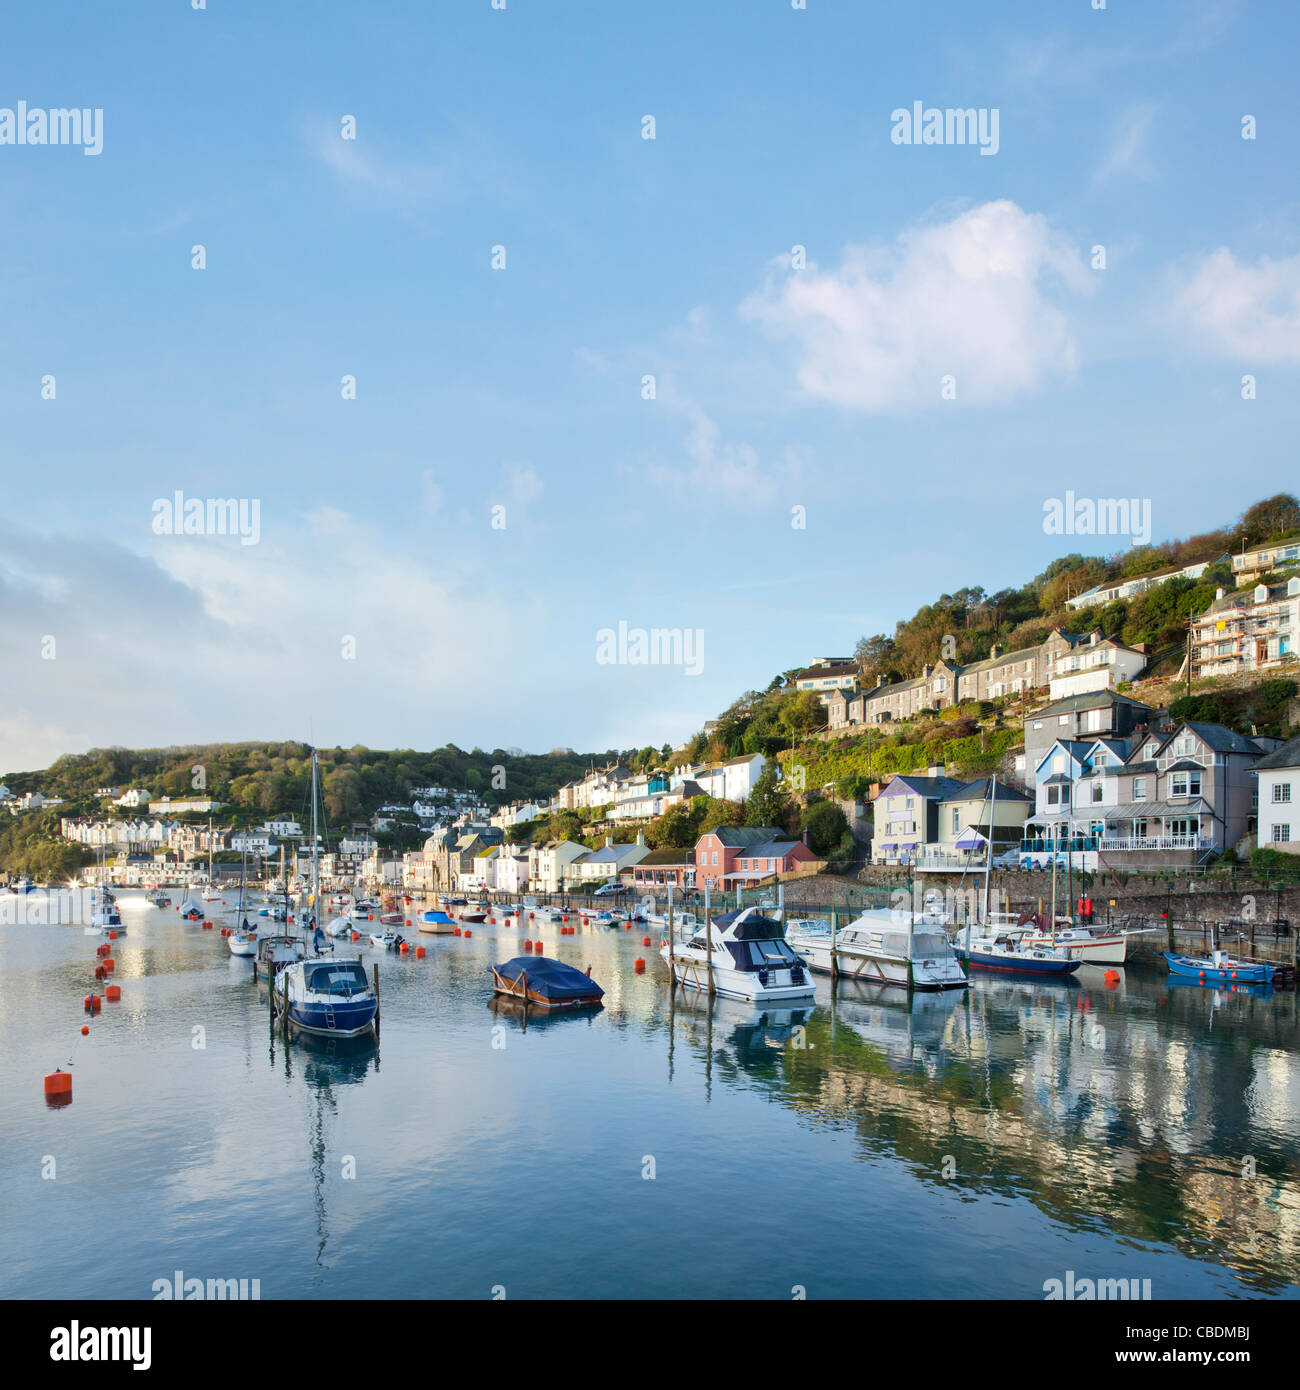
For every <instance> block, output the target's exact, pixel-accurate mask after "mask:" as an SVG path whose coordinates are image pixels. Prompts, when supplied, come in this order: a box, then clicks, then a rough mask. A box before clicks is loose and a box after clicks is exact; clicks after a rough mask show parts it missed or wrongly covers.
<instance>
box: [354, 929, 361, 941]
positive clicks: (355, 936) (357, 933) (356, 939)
mask: <svg viewBox="0 0 1300 1390" xmlns="http://www.w3.org/2000/svg"><path fill="white" fill-rule="evenodd" d="M352 939H353V941H360V940H361V933H360V932H359V931H354V932H353V933H352Z"/></svg>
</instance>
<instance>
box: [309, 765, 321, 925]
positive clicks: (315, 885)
mask: <svg viewBox="0 0 1300 1390" xmlns="http://www.w3.org/2000/svg"><path fill="white" fill-rule="evenodd" d="M318 855H319V847H318V845H317V843H316V750H315V749H314V748H313V749H312V750H311V909H312V915H313V916H314V917H315V919H316V921H317V923H319V922H320V859H319V857H318Z"/></svg>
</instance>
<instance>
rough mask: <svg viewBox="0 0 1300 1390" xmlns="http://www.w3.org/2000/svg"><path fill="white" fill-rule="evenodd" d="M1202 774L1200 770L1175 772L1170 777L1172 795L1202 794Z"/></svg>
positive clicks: (1170, 793)
mask: <svg viewBox="0 0 1300 1390" xmlns="http://www.w3.org/2000/svg"><path fill="white" fill-rule="evenodd" d="M1200 794H1201V774H1200V773H1199V772H1175V773H1174V774H1173V775H1172V776H1171V777H1170V779H1169V795H1170V796H1200Z"/></svg>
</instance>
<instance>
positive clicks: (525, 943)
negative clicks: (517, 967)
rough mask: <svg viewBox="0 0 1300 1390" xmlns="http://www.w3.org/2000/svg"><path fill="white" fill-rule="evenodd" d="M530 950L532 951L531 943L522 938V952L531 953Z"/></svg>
mask: <svg viewBox="0 0 1300 1390" xmlns="http://www.w3.org/2000/svg"><path fill="white" fill-rule="evenodd" d="M532 949H533V943H532V942H531V941H529V939H528V938H527V937H524V950H525V951H531V950H532Z"/></svg>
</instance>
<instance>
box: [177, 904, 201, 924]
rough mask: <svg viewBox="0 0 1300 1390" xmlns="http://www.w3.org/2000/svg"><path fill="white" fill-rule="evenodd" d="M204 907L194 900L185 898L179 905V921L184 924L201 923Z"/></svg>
mask: <svg viewBox="0 0 1300 1390" xmlns="http://www.w3.org/2000/svg"><path fill="white" fill-rule="evenodd" d="M203 913H204V907H203V904H202V903H201V902H199V901H198V900H197V899H196V898H186V899H185V901H184V902H183V903H182V904H181V920H182V921H185V922H201V921H202V920H203Z"/></svg>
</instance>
